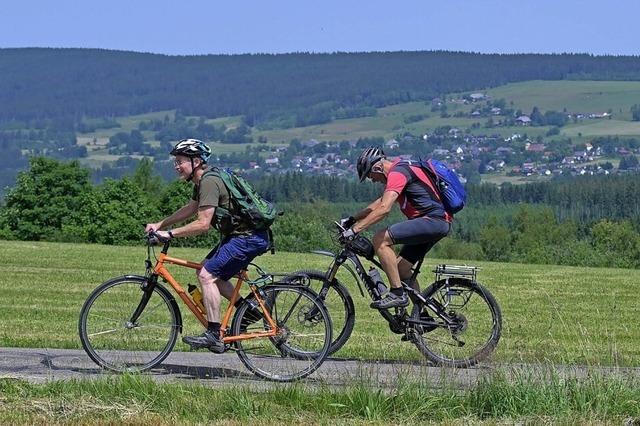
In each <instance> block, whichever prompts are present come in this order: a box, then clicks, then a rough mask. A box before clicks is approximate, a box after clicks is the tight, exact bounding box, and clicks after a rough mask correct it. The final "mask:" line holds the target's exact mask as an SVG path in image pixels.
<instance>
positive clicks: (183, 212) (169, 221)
mask: <svg viewBox="0 0 640 426" xmlns="http://www.w3.org/2000/svg"><path fill="white" fill-rule="evenodd" d="M197 210H198V202H197V201H196V200H190V201H189V202H188V203H187V204H186V205H184V206H182V207H180V208H179V209H178V210H177V211H176V212H175V213H173V214H172V215H171V216H168V217H165V218H164V219H162V220H161V221H160V222H157V223H150V224H148V225H147V227H146V232H149V231H151V230H154V231H159V230H160V229H163V228H167V227H169V226H171V225H173V224H174V223H179V222H182V221H184V220H187V219H189V218H190V217H191V216H193V215H194V214H196V211H197Z"/></svg>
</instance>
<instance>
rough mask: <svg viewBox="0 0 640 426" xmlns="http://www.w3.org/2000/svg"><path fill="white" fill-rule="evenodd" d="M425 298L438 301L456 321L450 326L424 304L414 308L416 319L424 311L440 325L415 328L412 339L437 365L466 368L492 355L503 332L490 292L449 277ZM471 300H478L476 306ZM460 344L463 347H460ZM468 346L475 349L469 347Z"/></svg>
mask: <svg viewBox="0 0 640 426" xmlns="http://www.w3.org/2000/svg"><path fill="white" fill-rule="evenodd" d="M422 295H423V296H424V297H425V298H427V299H429V298H434V299H436V300H438V301H439V302H440V303H441V304H442V305H445V306H446V308H445V310H446V312H447V313H448V314H449V315H450V316H452V317H454V318H455V319H456V326H454V327H448V326H446V325H445V324H444V322H443V321H442V320H440V319H439V318H437V317H436V316H435V314H434V313H433V312H432V311H430V310H429V309H428V308H426V307H425V306H423V305H422V304H420V303H418V304H415V305H414V307H413V309H412V312H411V318H412V319H413V320H418V319H419V318H420V314H421V312H423V309H424V310H425V312H428V313H429V314H430V315H431V316H432V317H434V318H437V320H439V321H437V322H440V325H438V326H432V327H429V330H424V331H423V332H420V331H421V329H420V327H419V326H418V327H414V332H413V338H412V340H413V342H414V344H415V345H416V346H417V347H418V350H419V351H420V352H421V353H422V354H423V355H424V356H425V357H426V358H427V359H429V360H430V361H432V362H433V363H435V364H436V365H442V366H449V367H461V368H464V367H470V366H473V365H475V364H477V363H478V362H480V361H482V360H484V359H485V358H486V357H488V356H489V355H490V354H491V353H492V352H493V350H494V349H495V348H496V346H497V344H498V341H499V340H500V335H501V333H502V313H501V311H500V306H499V305H498V302H497V301H496V299H495V297H494V296H493V295H492V294H491V293H490V292H489V290H487V289H486V288H485V287H484V286H482V285H481V284H478V283H476V282H473V281H471V280H468V279H465V278H449V279H446V280H440V281H437V282H435V283H433V284H431V285H430V286H429V287H428V288H427V289H426V290H424V291H423V293H422ZM465 298H466V300H465ZM472 299H473V300H474V301H475V300H478V302H474V303H476V304H475V305H473V306H471V305H470V301H471V300H472ZM469 307H470V309H467V308H469ZM481 321H482V323H481ZM461 342H464V346H460V343H461ZM469 344H472V345H473V346H467V345H469ZM457 349H460V354H458V353H457V351H456V350H457Z"/></svg>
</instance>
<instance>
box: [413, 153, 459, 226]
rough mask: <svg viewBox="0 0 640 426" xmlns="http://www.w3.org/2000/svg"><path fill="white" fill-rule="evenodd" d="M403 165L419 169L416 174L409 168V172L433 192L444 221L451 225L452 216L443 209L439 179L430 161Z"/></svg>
mask: <svg viewBox="0 0 640 426" xmlns="http://www.w3.org/2000/svg"><path fill="white" fill-rule="evenodd" d="M405 164H406V165H407V166H412V165H417V166H418V169H419V170H418V172H416V171H415V170H412V169H411V167H409V171H410V172H411V173H412V174H413V175H414V176H416V177H417V178H418V180H419V181H420V182H422V183H423V184H425V185H426V186H427V187H428V188H429V189H430V190H431V192H433V194H435V196H436V201H437V202H438V203H440V205H442V210H444V220H446V221H447V222H449V223H451V222H452V221H453V216H452V215H451V214H449V212H448V211H447V209H445V208H444V203H443V202H442V196H441V195H440V190H439V189H438V188H439V187H440V178H439V177H438V174H437V173H436V170H435V168H434V167H433V164H431V161H430V160H427V161H422V160H419V161H411V160H406V162H405ZM425 164H426V167H425ZM420 172H421V173H420Z"/></svg>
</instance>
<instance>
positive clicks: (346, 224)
mask: <svg viewBox="0 0 640 426" xmlns="http://www.w3.org/2000/svg"><path fill="white" fill-rule="evenodd" d="M338 223H339V224H340V226H342V227H343V228H344V229H349V228H351V227H352V226H353V225H354V224H355V223H356V219H355V218H354V217H353V216H349V217H345V218H343V219H340V222H338Z"/></svg>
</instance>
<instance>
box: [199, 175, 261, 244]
mask: <svg viewBox="0 0 640 426" xmlns="http://www.w3.org/2000/svg"><path fill="white" fill-rule="evenodd" d="M207 171H208V170H207ZM191 199H192V200H195V201H197V202H198V209H201V208H203V207H215V208H216V213H215V214H214V216H213V219H212V220H211V224H212V225H213V227H215V228H216V229H218V230H219V231H220V232H221V233H222V234H223V235H240V234H246V233H248V231H249V228H248V226H246V225H245V224H243V223H235V221H233V220H232V218H231V217H230V216H228V215H226V216H222V217H221V215H220V213H221V211H219V209H218V208H222V209H225V210H227V211H230V212H233V206H232V205H231V200H230V198H229V191H227V187H226V186H225V185H224V182H223V181H222V179H220V177H218V176H216V175H213V174H207V175H206V176H203V177H202V179H200V182H199V183H198V184H197V185H194V187H193V194H192V196H191Z"/></svg>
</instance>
